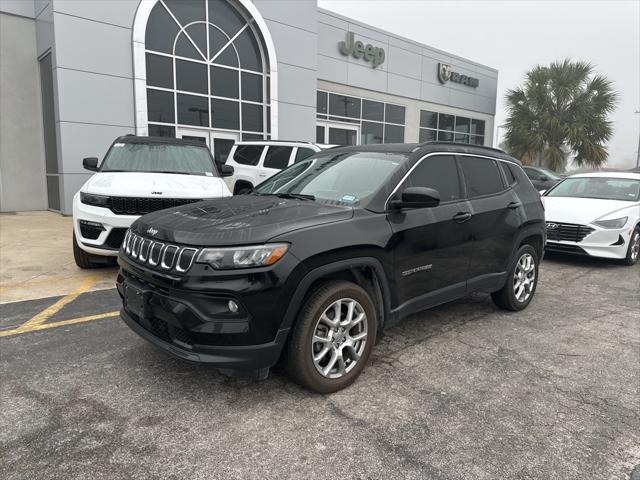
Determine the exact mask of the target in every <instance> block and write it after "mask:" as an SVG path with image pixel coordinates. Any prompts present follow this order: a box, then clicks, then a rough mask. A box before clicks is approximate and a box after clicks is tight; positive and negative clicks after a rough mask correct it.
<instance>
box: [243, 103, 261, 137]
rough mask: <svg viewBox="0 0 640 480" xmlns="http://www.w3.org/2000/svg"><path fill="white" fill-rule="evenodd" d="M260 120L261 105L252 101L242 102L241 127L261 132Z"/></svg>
mask: <svg viewBox="0 0 640 480" xmlns="http://www.w3.org/2000/svg"><path fill="white" fill-rule="evenodd" d="M262 127H263V122H262V106H261V105H254V104H253V103H243V104H242V129H243V130H249V131H251V132H261V131H262Z"/></svg>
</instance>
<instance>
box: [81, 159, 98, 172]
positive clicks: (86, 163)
mask: <svg viewBox="0 0 640 480" xmlns="http://www.w3.org/2000/svg"><path fill="white" fill-rule="evenodd" d="M82 166H83V167H84V168H85V170H91V171H92V172H97V171H98V159H97V158H96V157H87V158H83V159H82Z"/></svg>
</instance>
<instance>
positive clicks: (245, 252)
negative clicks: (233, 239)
mask: <svg viewBox="0 0 640 480" xmlns="http://www.w3.org/2000/svg"><path fill="white" fill-rule="evenodd" d="M288 249H289V245H288V244H286V243H269V244H267V245H255V246H251V247H230V248H205V249H204V250H202V251H201V252H200V255H198V259H197V260H196V262H198V263H208V264H209V265H211V266H212V267H213V268H215V269H216V270H230V269H234V268H252V267H264V266H267V265H273V264H274V263H276V262H277V261H278V260H280V259H281V258H282V257H283V256H284V254H285V253H287V250H288Z"/></svg>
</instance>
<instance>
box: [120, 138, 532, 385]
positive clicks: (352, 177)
mask: <svg viewBox="0 0 640 480" xmlns="http://www.w3.org/2000/svg"><path fill="white" fill-rule="evenodd" d="M544 244H545V222H544V210H543V207H542V203H541V201H540V195H539V194H538V192H537V191H536V190H535V189H534V188H533V186H532V185H531V183H530V182H529V180H528V179H527V177H526V175H525V174H524V172H523V171H522V168H521V167H520V165H519V162H518V161H517V160H514V159H513V158H511V157H509V156H507V155H506V154H504V153H503V152H501V151H499V150H494V149H490V148H483V147H474V146H469V145H456V144H448V143H427V144H420V145H415V144H388V145H367V146H355V147H344V148H335V149H330V150H326V151H323V152H319V153H317V154H316V155H314V156H312V157H309V158H308V159H306V160H304V161H301V162H299V163H296V164H295V165H293V166H291V167H289V168H288V169H286V170H283V171H282V172H280V173H278V174H277V175H275V176H273V177H271V178H270V179H268V180H267V181H265V182H264V183H262V184H260V185H259V186H258V187H256V188H255V190H254V191H253V192H251V193H249V194H245V195H238V196H234V197H230V198H224V199H219V200H210V201H204V202H199V203H194V204H190V205H184V206H181V207H176V208H172V209H169V210H163V211H160V212H155V213H151V214H149V215H145V216H144V217H141V218H140V219H139V220H137V221H136V222H135V223H134V224H133V225H132V227H131V229H130V230H129V232H128V233H127V235H126V238H125V242H124V244H123V247H122V249H121V251H120V256H119V263H120V266H121V270H120V273H119V275H118V291H119V292H120V295H121V296H122V298H123V302H124V308H123V310H122V312H121V315H122V318H123V320H124V321H125V322H126V323H127V325H129V326H130V327H131V328H132V329H133V330H134V331H135V332H137V333H138V334H140V335H141V336H142V337H144V338H145V339H147V340H148V341H150V342H151V343H153V344H155V345H157V346H159V347H160V348H162V349H164V350H166V351H168V352H170V353H172V354H174V355H176V356H178V357H181V358H183V359H186V360H191V361H194V362H199V363H206V364H210V365H214V366H217V367H220V368H221V369H222V370H223V371H224V370H226V371H228V372H238V371H244V372H249V371H250V372H252V373H253V375H256V376H258V377H264V376H266V374H267V373H268V371H269V368H270V367H271V366H273V365H274V364H275V363H276V362H277V361H278V360H279V359H280V357H281V356H282V357H283V359H284V364H285V366H286V368H287V370H288V371H289V373H290V375H291V376H292V377H293V378H294V379H296V380H297V381H298V382H299V383H301V384H302V385H304V386H306V387H308V388H310V389H313V390H316V391H318V392H332V391H336V390H339V389H341V388H344V387H345V386H347V385H349V384H350V383H351V382H353V381H354V380H355V379H356V378H357V377H358V375H359V374H360V373H361V372H362V370H363V368H364V366H365V364H366V362H367V359H368V358H369V355H370V353H371V350H372V348H373V345H374V344H375V341H376V335H377V333H378V332H379V331H380V330H381V329H382V328H383V327H388V326H390V325H392V324H394V323H395V322H397V321H398V320H400V319H401V318H403V317H406V316H407V315H410V314H412V313H415V312H418V311H420V310H424V309H426V308H429V307H433V306H435V305H438V304H441V303H444V302H448V301H450V300H454V299H456V298H460V297H463V296H465V295H467V294H469V293H471V292H477V291H481V292H490V293H491V295H492V297H493V300H494V301H495V303H496V304H497V305H499V306H500V307H502V308H505V309H508V310H521V309H523V308H525V307H526V306H527V305H528V304H529V302H530V301H531V299H532V297H533V295H534V292H535V289H536V284H537V280H538V263H539V262H540V259H541V257H542V255H543V249H544ZM283 354H284V355H283Z"/></svg>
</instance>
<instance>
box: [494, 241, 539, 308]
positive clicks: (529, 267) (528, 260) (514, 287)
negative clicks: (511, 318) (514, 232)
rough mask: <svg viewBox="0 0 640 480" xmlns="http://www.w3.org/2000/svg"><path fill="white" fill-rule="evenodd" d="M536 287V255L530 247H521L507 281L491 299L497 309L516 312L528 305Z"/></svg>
mask: <svg viewBox="0 0 640 480" xmlns="http://www.w3.org/2000/svg"><path fill="white" fill-rule="evenodd" d="M518 282H521V283H520V284H519V283H518ZM522 282H524V284H522ZM537 285H538V254H537V253H536V250H535V248H533V247H532V246H531V245H522V246H521V247H520V248H519V249H518V251H517V252H516V255H515V258H514V260H513V262H512V263H511V266H510V269H509V275H508V277H507V281H506V282H505V284H504V286H503V287H502V288H501V289H500V290H498V291H497V292H493V293H492V294H491V298H492V299H493V302H494V303H495V304H496V305H497V306H498V307H500V308H502V309H504V310H511V311H514V312H517V311H520V310H523V309H525V308H526V307H527V305H529V303H530V302H531V300H532V299H533V296H534V294H535V293H536V287H537ZM517 292H518V293H517Z"/></svg>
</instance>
